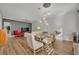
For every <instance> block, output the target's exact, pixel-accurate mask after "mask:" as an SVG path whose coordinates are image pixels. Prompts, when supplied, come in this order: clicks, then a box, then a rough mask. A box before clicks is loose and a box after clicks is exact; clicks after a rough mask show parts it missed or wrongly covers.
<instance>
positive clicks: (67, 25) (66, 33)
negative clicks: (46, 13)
mask: <svg viewBox="0 0 79 59" xmlns="http://www.w3.org/2000/svg"><path fill="white" fill-rule="evenodd" d="M73 32H77V14H76V11H75V12H69V13H67V14H65V15H64V16H63V38H64V39H65V40H71V39H67V38H69V37H70V36H71V35H72V33H73Z"/></svg>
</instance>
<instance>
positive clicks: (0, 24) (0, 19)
mask: <svg viewBox="0 0 79 59" xmlns="http://www.w3.org/2000/svg"><path fill="white" fill-rule="evenodd" d="M1 28H2V16H1V14H0V29H1Z"/></svg>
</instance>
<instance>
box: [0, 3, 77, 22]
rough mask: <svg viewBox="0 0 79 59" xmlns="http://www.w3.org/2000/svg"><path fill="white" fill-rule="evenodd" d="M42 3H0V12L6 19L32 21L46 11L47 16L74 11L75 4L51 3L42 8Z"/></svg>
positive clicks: (39, 17)
mask: <svg viewBox="0 0 79 59" xmlns="http://www.w3.org/2000/svg"><path fill="white" fill-rule="evenodd" d="M42 5H43V3H9V4H8V3H0V13H1V14H2V16H3V17H4V18H7V19H12V20H22V21H26V20H31V21H34V20H40V19H41V18H42V17H43V15H44V13H45V12H47V11H49V12H50V13H51V15H50V16H49V17H55V16H59V15H63V14H65V13H67V12H69V11H74V10H75V8H76V5H77V4H75V3H70V4H68V3H65V4H64V3H52V5H51V7H49V8H43V7H42ZM39 8H40V10H39Z"/></svg>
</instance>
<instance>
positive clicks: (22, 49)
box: [0, 37, 73, 55]
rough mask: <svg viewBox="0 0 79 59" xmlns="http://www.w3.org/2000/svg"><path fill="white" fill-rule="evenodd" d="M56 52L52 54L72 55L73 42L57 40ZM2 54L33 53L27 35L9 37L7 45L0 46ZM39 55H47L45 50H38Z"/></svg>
mask: <svg viewBox="0 0 79 59" xmlns="http://www.w3.org/2000/svg"><path fill="white" fill-rule="evenodd" d="M52 47H53V48H54V53H51V55H72V54H73V44H72V42H68V41H60V40H56V42H55V43H54V44H53V46H52ZM0 55H33V51H32V50H31V49H30V48H29V47H28V43H27V39H26V38H25V37H15V38H9V39H8V42H7V44H6V45H5V46H3V47H0ZM37 55H45V54H44V53H43V52H41V51H40V52H38V53H37Z"/></svg>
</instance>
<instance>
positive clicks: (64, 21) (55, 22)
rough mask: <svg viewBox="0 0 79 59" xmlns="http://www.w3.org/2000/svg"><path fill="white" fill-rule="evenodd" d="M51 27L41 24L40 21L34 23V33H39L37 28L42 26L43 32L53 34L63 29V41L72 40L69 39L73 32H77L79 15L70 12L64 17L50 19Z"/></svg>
mask: <svg viewBox="0 0 79 59" xmlns="http://www.w3.org/2000/svg"><path fill="white" fill-rule="evenodd" d="M48 20H49V21H48V22H49V26H47V27H46V26H45V25H44V24H40V23H39V21H37V22H34V23H33V31H37V29H36V27H37V26H40V27H41V30H42V31H47V32H53V31H55V30H57V29H59V28H63V36H62V37H63V40H71V39H67V38H69V37H70V36H71V35H72V33H73V32H76V31H77V13H76V11H69V12H67V13H65V14H64V15H62V16H56V17H54V18H52V17H51V18H49V19H48Z"/></svg>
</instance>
